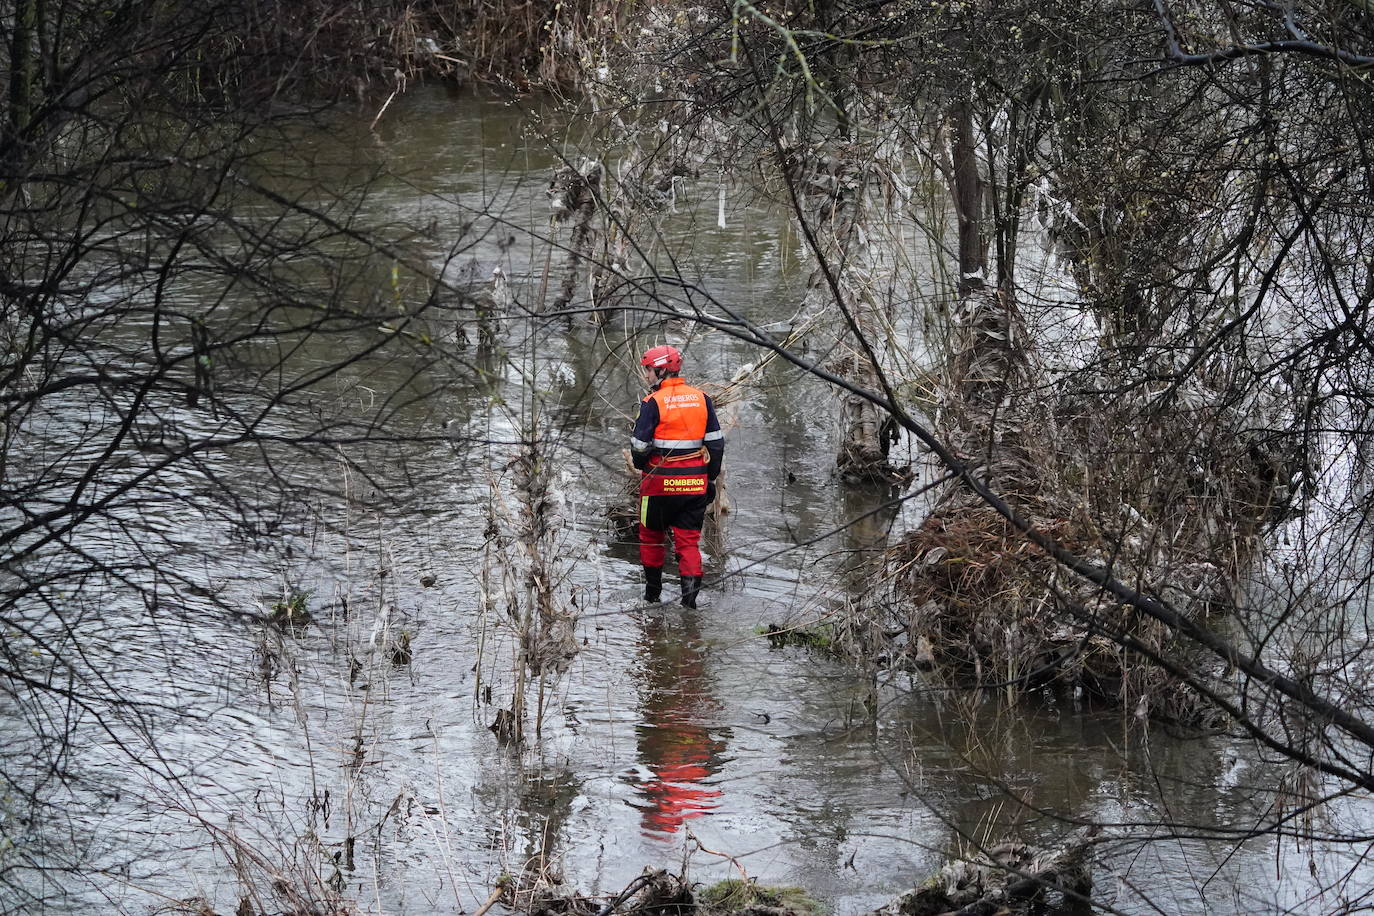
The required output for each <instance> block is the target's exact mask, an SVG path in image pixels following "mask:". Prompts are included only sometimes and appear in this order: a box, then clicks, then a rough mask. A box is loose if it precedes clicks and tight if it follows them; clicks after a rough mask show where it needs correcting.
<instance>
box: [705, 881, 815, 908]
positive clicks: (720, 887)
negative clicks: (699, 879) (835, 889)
mask: <svg viewBox="0 0 1374 916" xmlns="http://www.w3.org/2000/svg"><path fill="white" fill-rule="evenodd" d="M697 901H698V903H699V904H700V905H701V906H702V907H703V908H704V909H706V910H707V911H708V912H710V913H714V914H727V913H745V912H747V911H748V910H750V909H753V908H755V907H767V908H769V909H771V910H779V909H781V910H785V911H787V912H788V913H795V914H797V916H825V914H826V912H827V911H826V908H825V905H824V904H822V903H821V902H820V901H818V900H816V899H815V898H814V897H812V896H811V895H810V894H808V893H807V892H806V891H804V890H802V889H801V888H799V887H777V886H771V885H767V884H755V883H754V882H752V881H750V882H745V881H740V880H739V879H737V878H731V879H730V880H728V881H720V882H718V883H716V884H712V885H711V886H710V887H708V888H706V889H705V890H703V891H702V892H701V893H700V895H699V896H698V898H697Z"/></svg>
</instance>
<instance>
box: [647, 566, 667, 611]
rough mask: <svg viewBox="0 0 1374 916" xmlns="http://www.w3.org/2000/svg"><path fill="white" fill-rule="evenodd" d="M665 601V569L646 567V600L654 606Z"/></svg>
mask: <svg viewBox="0 0 1374 916" xmlns="http://www.w3.org/2000/svg"><path fill="white" fill-rule="evenodd" d="M662 599H663V567H661V566H646V567H644V600H645V601H647V602H649V603H650V604H654V603H656V602H658V601H661V600H662Z"/></svg>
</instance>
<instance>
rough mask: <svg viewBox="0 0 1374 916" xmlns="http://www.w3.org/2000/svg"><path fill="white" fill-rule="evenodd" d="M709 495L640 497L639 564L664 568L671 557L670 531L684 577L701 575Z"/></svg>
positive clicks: (680, 572) (679, 568)
mask: <svg viewBox="0 0 1374 916" xmlns="http://www.w3.org/2000/svg"><path fill="white" fill-rule="evenodd" d="M706 505H707V503H706V497H705V496H641V497H640V498H639V562H640V564H641V565H643V566H650V567H655V568H659V569H661V568H662V567H663V564H664V562H665V561H666V560H667V558H668V531H669V530H671V531H672V532H673V549H674V550H676V551H677V571H678V575H680V576H700V575H701V549H700V548H699V547H698V544H700V542H701V525H702V522H703V521H705V518H706Z"/></svg>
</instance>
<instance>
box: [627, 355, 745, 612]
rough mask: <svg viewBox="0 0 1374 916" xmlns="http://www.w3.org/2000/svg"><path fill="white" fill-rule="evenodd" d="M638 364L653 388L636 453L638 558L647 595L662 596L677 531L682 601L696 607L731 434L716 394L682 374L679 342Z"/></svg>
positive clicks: (639, 422)
mask: <svg viewBox="0 0 1374 916" xmlns="http://www.w3.org/2000/svg"><path fill="white" fill-rule="evenodd" d="M639 364H640V366H641V367H643V370H644V381H645V383H646V384H647V385H648V386H649V388H650V391H649V394H648V395H647V396H646V397H645V398H644V400H642V401H641V402H640V405H639V417H638V418H637V419H636V420H635V431H634V435H633V437H632V438H631V439H630V454H631V456H632V459H633V461H634V465H635V467H636V468H637V469H638V470H639V471H640V473H641V475H642V476H641V478H640V485H639V561H640V564H641V565H642V566H643V567H644V581H645V587H644V600H645V601H658V600H660V598H661V597H662V589H663V565H664V562H665V561H666V559H667V532H668V531H669V530H671V531H672V533H673V547H674V549H675V550H676V552H677V562H678V574H679V575H680V576H681V578H682V603H683V604H684V605H685V606H687V607H696V599H697V592H698V591H699V590H700V588H701V576H702V568H701V550H700V547H699V546H698V545H699V543H700V541H701V526H702V524H703V522H704V521H705V519H706V507H707V506H709V505H710V504H711V501H712V500H713V499H714V498H715V483H714V481H715V479H716V477H717V476H719V474H720V470H721V466H722V462H723V460H724V457H725V437H724V435H723V434H722V433H721V431H720V422H719V421H718V420H717V419H716V409H715V405H714V404H713V403H712V402H711V398H710V397H709V396H708V395H707V394H706V393H705V392H703V391H701V390H700V389H698V388H693V387H692V386H691V385H688V384H687V383H686V382H685V381H684V380H683V379H682V377H681V376H680V375H679V373H680V372H681V371H682V354H681V353H680V352H678V350H677V349H676V348H675V347H668V346H658V347H653V348H651V349H650V350H648V351H647V352H646V353H645V354H644V356H643V358H641V359H640V361H639Z"/></svg>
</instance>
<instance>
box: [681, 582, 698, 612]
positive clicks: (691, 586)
mask: <svg viewBox="0 0 1374 916" xmlns="http://www.w3.org/2000/svg"><path fill="white" fill-rule="evenodd" d="M699 591H701V576H683V577H682V606H683V607H696V606H697V592H699Z"/></svg>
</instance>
